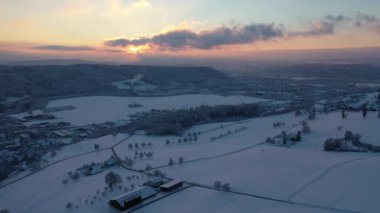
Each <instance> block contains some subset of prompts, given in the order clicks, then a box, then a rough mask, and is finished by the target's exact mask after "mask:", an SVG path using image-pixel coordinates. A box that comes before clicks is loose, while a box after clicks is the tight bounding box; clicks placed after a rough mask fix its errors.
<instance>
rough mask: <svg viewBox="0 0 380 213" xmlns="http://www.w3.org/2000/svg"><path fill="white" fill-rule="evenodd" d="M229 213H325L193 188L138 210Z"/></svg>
mask: <svg viewBox="0 0 380 213" xmlns="http://www.w3.org/2000/svg"><path fill="white" fill-rule="evenodd" d="M158 210H159V212H165V213H177V212H181V213H193V212H197V213H213V212H215V213H216V212H217V213H230V212H241V213H244V212H247V213H248V212H258V213H273V212H292V213H303V212H310V213H323V212H330V211H327V210H322V209H312V208H307V207H302V206H296V205H290V204H285V203H279V202H274V201H268V200H262V199H257V198H253V197H247V196H242V195H237V194H231V193H225V192H219V191H214V190H209V189H203V188H199V187H192V188H189V189H186V190H183V191H181V192H178V193H177V194H175V196H169V197H166V198H164V199H162V200H160V201H159V202H155V203H152V204H150V205H148V206H146V207H144V208H141V209H138V210H137V211H136V212H137V213H150V212H158Z"/></svg>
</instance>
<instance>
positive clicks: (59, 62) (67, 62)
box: [5, 59, 108, 66]
mask: <svg viewBox="0 0 380 213" xmlns="http://www.w3.org/2000/svg"><path fill="white" fill-rule="evenodd" d="M74 64H101V63H100V62H93V61H86V60H80V59H67V60H65V59H50V60H28V61H15V62H10V63H6V64H5V65H30V66H33V65H74ZM104 64H108V63H104Z"/></svg>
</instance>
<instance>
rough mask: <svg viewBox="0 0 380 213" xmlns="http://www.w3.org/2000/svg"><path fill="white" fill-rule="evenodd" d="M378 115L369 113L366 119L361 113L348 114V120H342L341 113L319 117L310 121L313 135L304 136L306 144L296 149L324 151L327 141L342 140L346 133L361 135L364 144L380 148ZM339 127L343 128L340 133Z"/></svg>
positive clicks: (379, 121) (302, 143) (303, 143)
mask: <svg viewBox="0 0 380 213" xmlns="http://www.w3.org/2000/svg"><path fill="white" fill-rule="evenodd" d="M377 115H378V113H377V112H368V115H367V117H366V118H365V119H364V118H363V116H362V113H361V112H348V117H347V118H346V119H342V117H341V113H340V112H333V113H329V114H322V115H318V116H317V118H316V119H315V120H313V121H308V123H309V126H310V128H311V134H310V135H306V136H304V142H301V143H299V144H298V145H297V146H296V148H305V149H317V150H323V145H324V142H325V140H326V139H328V138H330V137H333V138H336V137H339V138H342V137H344V134H345V132H346V131H352V132H353V133H354V134H355V133H359V134H361V135H362V141H363V142H365V143H370V144H373V145H378V146H380V141H379V140H378V139H379V138H380V131H379V126H380V119H379V118H378V116H377ZM338 126H342V130H341V131H340V132H339V131H338Z"/></svg>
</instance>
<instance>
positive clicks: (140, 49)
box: [127, 45, 151, 54]
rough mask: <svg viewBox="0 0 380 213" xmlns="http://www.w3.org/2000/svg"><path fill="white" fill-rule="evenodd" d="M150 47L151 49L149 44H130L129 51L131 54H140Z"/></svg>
mask: <svg viewBox="0 0 380 213" xmlns="http://www.w3.org/2000/svg"><path fill="white" fill-rule="evenodd" d="M149 49H151V48H150V47H149V45H139V46H135V45H131V46H128V49H127V52H128V53H131V54H140V53H144V52H146V51H147V50H149Z"/></svg>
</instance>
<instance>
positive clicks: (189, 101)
mask: <svg viewBox="0 0 380 213" xmlns="http://www.w3.org/2000/svg"><path fill="white" fill-rule="evenodd" d="M260 101H267V100H265V99H260V98H253V97H247V96H220V95H211V94H208V95H202V94H196V95H178V96H167V97H111V96H88V97H77V98H68V99H60V100H54V101H50V102H49V103H48V105H47V107H60V106H68V105H72V106H74V107H75V109H74V110H68V111H61V112H53V113H52V114H53V115H55V116H57V117H58V118H60V119H58V120H60V121H65V122H70V123H71V124H73V125H86V124H92V123H102V122H106V121H118V120H126V119H129V115H132V114H134V113H137V112H143V111H149V110H151V109H161V110H162V109H182V108H190V107H197V106H201V105H203V104H204V105H223V104H240V103H254V102H260ZM134 103H139V104H142V105H143V107H139V108H128V104H134ZM25 115H26V113H21V114H17V115H14V117H17V118H21V117H23V116H25Z"/></svg>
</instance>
